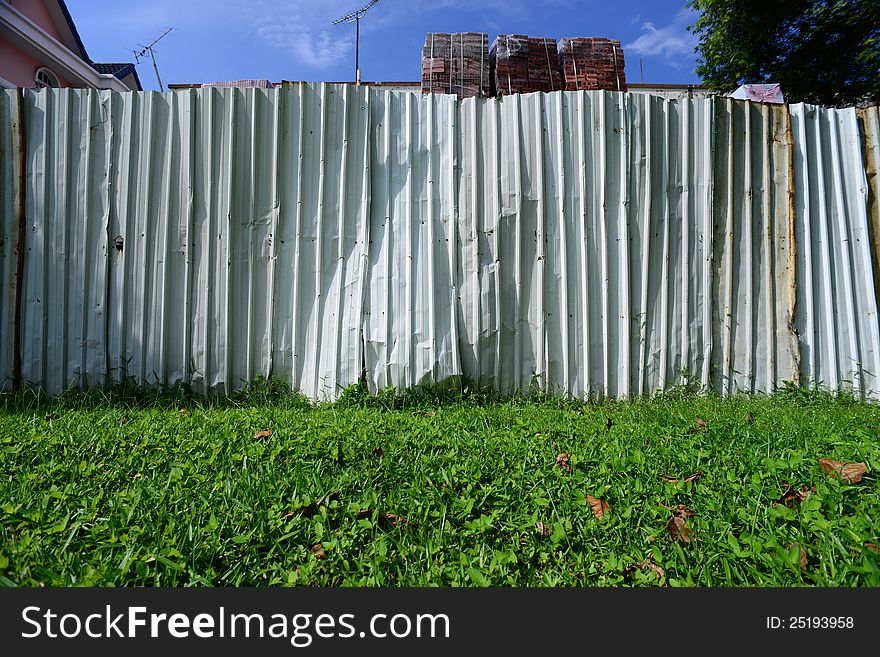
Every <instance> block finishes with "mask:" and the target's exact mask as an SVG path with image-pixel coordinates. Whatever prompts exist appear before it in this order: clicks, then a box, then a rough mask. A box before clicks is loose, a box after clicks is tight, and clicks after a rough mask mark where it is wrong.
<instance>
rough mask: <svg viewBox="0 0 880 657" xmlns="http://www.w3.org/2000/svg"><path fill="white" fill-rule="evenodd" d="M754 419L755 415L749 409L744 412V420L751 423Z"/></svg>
mask: <svg viewBox="0 0 880 657" xmlns="http://www.w3.org/2000/svg"><path fill="white" fill-rule="evenodd" d="M754 421H755V415H754V414H753V413H752V412H751V411H749V412H748V413H746V422H749V423H752V422H754Z"/></svg>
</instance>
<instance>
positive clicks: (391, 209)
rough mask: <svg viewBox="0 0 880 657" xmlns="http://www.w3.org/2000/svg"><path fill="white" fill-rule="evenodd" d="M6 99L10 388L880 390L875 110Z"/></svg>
mask: <svg viewBox="0 0 880 657" xmlns="http://www.w3.org/2000/svg"><path fill="white" fill-rule="evenodd" d="M2 94H3V95H2V97H0V100H2V104H0V123H2V125H0V129H2V133H0V137H2V139H0V150H2V153H3V158H2V165H0V175H2V194H3V195H2V210H3V217H2V240H3V241H2V246H0V253H2V261H0V275H2V277H3V281H4V282H5V283H6V289H8V290H11V291H12V294H9V295H5V297H4V300H3V303H2V305H0V322H2V323H0V327H2V340H0V369H2V376H3V379H4V386H7V387H8V386H9V385H11V384H12V382H13V381H14V380H15V378H16V375H18V376H19V377H20V380H21V381H23V382H30V383H33V384H36V385H40V386H42V387H43V388H45V389H46V390H48V391H49V392H57V391H59V390H61V389H63V388H64V387H66V386H71V385H78V386H83V385H94V384H99V383H101V382H103V381H105V380H114V381H119V380H122V379H123V378H130V379H133V380H134V381H136V382H137V383H139V384H141V385H155V384H165V385H173V384H175V383H180V382H186V383H189V384H191V385H192V386H193V387H194V388H195V389H196V390H199V391H206V390H219V391H226V392H229V391H232V390H234V389H237V388H240V387H241V386H242V385H244V384H245V382H247V381H249V380H252V379H253V378H254V377H255V376H259V375H262V376H264V377H267V378H278V379H281V380H283V381H286V382H287V383H289V384H290V385H291V386H292V387H293V388H295V389H298V390H301V391H302V392H303V393H305V394H306V395H308V396H309V397H311V398H313V399H332V398H335V397H337V396H338V395H339V394H340V393H341V391H342V390H343V389H344V388H345V387H347V386H349V385H351V384H353V383H355V382H356V381H358V380H359V379H360V378H361V377H364V378H365V380H366V382H367V384H368V386H369V388H370V389H371V390H372V391H376V390H379V389H382V388H384V387H386V386H395V387H410V386H414V385H419V384H424V383H433V382H441V381H444V380H449V379H455V378H457V377H467V378H469V379H473V380H474V381H475V382H477V383H478V384H479V385H481V386H487V387H492V388H494V389H496V390H500V391H502V392H507V393H509V392H516V391H522V390H526V389H529V388H537V389H541V390H547V391H552V392H554V393H557V394H568V395H574V396H586V395H591V396H613V397H629V396H634V395H641V394H649V393H652V392H654V391H657V390H661V389H668V388H670V387H671V386H675V385H682V384H686V385H694V386H696V387H700V388H704V389H714V390H717V391H719V392H721V393H723V394H733V393H736V392H743V391H744V392H760V391H771V390H773V389H774V388H776V387H778V386H779V385H782V383H783V382H784V381H798V382H800V383H803V384H818V385H822V386H826V387H830V388H833V389H837V388H841V387H848V388H851V389H854V390H856V391H857V392H859V393H860V394H863V395H865V396H868V397H877V396H878V394H880V380H878V375H880V328H878V321H877V298H878V290H877V287H876V275H877V271H878V269H880V266H878V260H877V255H878V237H877V235H878V225H880V217H878V203H877V198H878V182H877V180H878V174H877V171H878V160H880V142H878V134H880V121H878V113H877V110H876V108H874V109H871V110H859V111H858V112H856V110H854V109H849V110H846V109H844V110H825V109H818V108H813V107H809V106H804V105H794V106H792V107H791V108H788V107H786V106H777V105H761V104H755V103H748V102H741V101H734V100H731V99H726V98H708V99H696V100H695V99H680V100H669V99H663V98H659V97H652V96H648V95H641V94H632V95H630V94H625V93H613V92H564V93H551V94H527V95H512V96H508V97H505V98H503V99H498V100H496V99H475V98H472V99H466V100H459V99H457V98H455V97H454V96H444V95H433V94H429V95H421V94H412V93H402V92H389V91H379V90H370V89H368V88H366V87H356V86H351V85H327V84H295V85H285V86H283V87H279V88H275V89H271V90H266V89H234V88H229V89H212V88H204V89H198V90H195V89H193V90H186V91H179V92H173V93H167V94H158V93H153V92H141V93H129V94H117V93H113V92H108V91H89V90H41V91H26V92H24V94H23V95H22V97H23V99H24V107H23V113H24V116H25V119H26V120H25V129H24V133H23V139H22V143H23V144H24V145H25V150H24V153H23V155H24V162H25V167H24V169H23V170H22V171H20V170H19V169H20V167H19V165H18V164H17V162H18V159H17V158H15V157H10V154H11V153H13V152H14V151H15V150H16V148H17V144H18V143H19V141H18V140H19V137H18V106H19V100H18V98H19V94H18V92H16V91H3V92H2ZM19 185H23V188H24V189H25V191H26V194H25V197H24V198H23V200H24V202H23V203H21V202H19V201H20V199H19V194H18V191H17V190H18V188H19ZM19 209H24V210H25V211H26V216H25V219H26V221H25V224H26V231H25V232H24V234H23V237H24V238H25V239H24V244H25V251H24V252H23V254H24V258H23V259H22V260H19V259H18V257H17V253H18V251H17V249H18V245H19V244H20V243H21V240H20V239H19V237H20V236H19V234H18V232H17V231H18V229H17V225H18V224H17V216H18V214H17V213H18V212H19ZM18 266H21V267H23V276H22V277H21V284H20V285H19V281H18V277H17V273H16V271H17V269H16V268H17V267H18ZM18 289H20V290H21V294H20V295H19V296H20V301H21V310H20V312H16V311H15V308H16V304H15V297H16V294H15V292H16V290H18ZM16 321H17V322H18V323H19V325H20V336H21V338H20V344H19V348H18V349H16V346H15V339H14V336H15V334H16V331H15V325H16ZM16 354H18V355H19V357H20V365H18V366H16V359H15V355H16Z"/></svg>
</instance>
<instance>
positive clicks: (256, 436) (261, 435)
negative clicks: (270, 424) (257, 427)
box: [254, 429, 272, 440]
mask: <svg viewBox="0 0 880 657" xmlns="http://www.w3.org/2000/svg"><path fill="white" fill-rule="evenodd" d="M271 437H272V430H271V429H265V430H264V431H257V433H255V434H254V440H257V439H259V438H271Z"/></svg>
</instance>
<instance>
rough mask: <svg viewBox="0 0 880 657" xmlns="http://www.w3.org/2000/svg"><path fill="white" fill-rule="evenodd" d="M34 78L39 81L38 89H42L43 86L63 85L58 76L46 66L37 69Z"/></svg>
mask: <svg viewBox="0 0 880 657" xmlns="http://www.w3.org/2000/svg"><path fill="white" fill-rule="evenodd" d="M34 80H35V81H36V83H37V89H42V88H43V87H60V86H61V85H60V84H58V76H57V75H55V74H54V73H53V72H52V71H51V70H49V69H48V68H46V67H45V66H43V67H42V68H38V69H37V72H36V74H35V75H34Z"/></svg>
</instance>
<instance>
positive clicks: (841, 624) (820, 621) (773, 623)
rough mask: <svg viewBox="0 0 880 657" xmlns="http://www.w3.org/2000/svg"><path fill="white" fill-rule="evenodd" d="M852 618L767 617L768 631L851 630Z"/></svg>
mask: <svg viewBox="0 0 880 657" xmlns="http://www.w3.org/2000/svg"><path fill="white" fill-rule="evenodd" d="M853 627H855V620H854V619H853V617H852V616H789V617H788V618H780V617H779V616H767V629H768V630H844V629H845V630H851V629H852V628H853Z"/></svg>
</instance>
